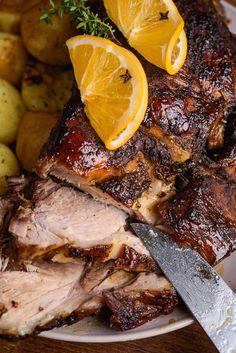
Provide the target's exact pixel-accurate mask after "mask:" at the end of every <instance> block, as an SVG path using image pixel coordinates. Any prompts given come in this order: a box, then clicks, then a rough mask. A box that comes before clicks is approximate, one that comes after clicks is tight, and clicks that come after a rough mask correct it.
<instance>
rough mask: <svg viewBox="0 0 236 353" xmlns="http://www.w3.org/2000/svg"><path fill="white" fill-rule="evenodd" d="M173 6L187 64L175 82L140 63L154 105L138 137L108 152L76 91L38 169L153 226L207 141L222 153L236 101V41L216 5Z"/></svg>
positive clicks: (205, 1)
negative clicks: (176, 182) (182, 23)
mask: <svg viewBox="0 0 236 353" xmlns="http://www.w3.org/2000/svg"><path fill="white" fill-rule="evenodd" d="M176 4H177V6H178V8H179V10H180V12H181V14H182V16H183V18H184V20H185V23H186V32H187V36H188V45H189V48H188V57H187V60H186V63H185V65H184V67H183V68H182V70H180V72H179V73H178V74H176V75H175V76H170V75H168V74H167V73H166V72H164V71H163V70H161V69H158V68H157V67H154V66H153V65H151V64H149V63H147V62H146V61H145V60H144V59H143V58H140V60H141V61H142V64H143V66H144V69H145V71H146V74H147V78H148V83H149V105H148V109H147V112H146V116H145V118H144V121H143V123H142V125H141V127H140V128H139V130H138V132H137V133H136V134H135V136H134V137H133V138H132V139H131V140H130V141H129V142H128V143H127V144H126V145H125V146H123V147H121V148H120V149H118V150H116V151H112V152H111V151H108V150H106V149H105V147H104V145H103V143H102V142H101V141H100V139H99V138H98V136H97V135H96V133H95V132H94V130H93V129H92V127H91V126H90V123H89V121H88V119H87V117H86V116H85V113H84V107H83V104H82V103H81V100H80V95H79V92H78V91H77V90H76V89H75V90H74V94H73V97H72V99H71V100H70V102H69V103H68V104H67V106H66V107H65V110H64V114H63V117H62V118H61V120H60V122H59V124H58V126H57V127H56V129H55V130H54V132H53V134H52V135H51V137H50V140H49V142H48V144H47V147H46V148H45V150H44V153H43V154H42V156H41V160H40V162H39V166H38V173H39V174H40V175H41V176H43V177H46V176H56V177H57V178H59V179H60V180H65V181H67V182H69V183H71V184H73V185H75V186H77V187H79V188H81V189H83V190H84V191H86V192H88V193H90V194H92V195H93V196H94V197H95V198H96V199H99V200H103V201H105V202H108V203H112V204H114V205H116V206H118V207H120V208H123V209H124V210H125V211H126V212H129V214H131V215H135V216H136V217H137V218H139V219H140V220H142V221H145V222H148V223H156V222H157V221H158V220H159V213H158V211H157V209H158V204H160V203H161V202H162V201H164V200H166V199H167V198H170V197H171V196H173V193H174V192H175V189H174V180H175V177H176V176H177V175H179V174H180V173H182V172H184V170H185V168H187V167H188V166H189V165H190V164H191V163H195V162H196V161H198V160H199V159H200V156H201V155H202V153H203V151H204V150H205V147H206V144H207V140H208V146H209V148H219V147H222V143H223V135H224V125H225V119H226V116H227V114H228V113H229V111H230V110H231V109H232V107H233V105H234V104H235V101H236V98H235V86H236V84H235V74H236V71H235V70H236V69H235V59H234V58H235V48H236V46H235V39H234V38H233V36H232V35H231V34H230V32H229V31H228V29H227V27H226V25H225V24H224V22H223V20H222V18H221V16H220V15H218V13H217V11H216V9H215V7H214V5H213V3H212V2H211V1H210V0H196V1H187V0H184V1H179V0H178V1H176ZM117 35H118V36H119V40H120V41H122V38H121V39H120V34H118V33H117Z"/></svg>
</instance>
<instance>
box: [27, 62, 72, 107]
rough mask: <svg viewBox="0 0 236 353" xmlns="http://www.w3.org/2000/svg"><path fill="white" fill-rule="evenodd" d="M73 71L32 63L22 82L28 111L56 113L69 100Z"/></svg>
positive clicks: (28, 66)
mask: <svg viewBox="0 0 236 353" xmlns="http://www.w3.org/2000/svg"><path fill="white" fill-rule="evenodd" d="M72 84H73V72H72V70H68V69H64V68H58V67H53V66H49V65H45V64H41V63H39V62H30V63H29V64H28V65H27V67H26V70H25V74H24V77H23V81H22V97H23V100H24V102H25V105H26V107H27V109H28V110H31V111H44V112H55V111H59V110H62V109H63V107H64V104H65V103H66V102H67V101H68V100H69V98H70V95H71V87H72Z"/></svg>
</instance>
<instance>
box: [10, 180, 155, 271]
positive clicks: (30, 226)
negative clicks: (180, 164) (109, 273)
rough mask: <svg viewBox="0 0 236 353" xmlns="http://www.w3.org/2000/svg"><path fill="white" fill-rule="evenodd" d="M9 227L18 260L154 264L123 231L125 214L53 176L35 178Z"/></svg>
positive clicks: (147, 266)
mask: <svg viewBox="0 0 236 353" xmlns="http://www.w3.org/2000/svg"><path fill="white" fill-rule="evenodd" d="M18 197H19V201H18V208H17V210H16V212H15V214H14V216H13V217H12V218H11V221H10V225H9V228H8V231H9V233H10V234H11V235H12V237H13V240H14V241H13V244H14V248H15V249H16V250H17V253H18V260H20V261H21V262H22V261H30V260H33V259H35V258H38V257H41V256H44V257H45V256H47V259H49V258H50V259H51V258H53V260H54V261H57V262H62V261H68V258H84V259H91V258H92V259H93V260H96V261H99V262H106V261H108V260H111V259H112V260H116V263H115V265H116V266H117V267H122V268H127V269H132V270H136V271H140V270H143V269H145V270H153V269H155V268H156V266H155V263H154V261H153V260H152V259H151V257H150V255H149V253H148V251H147V250H146V248H145V247H144V246H143V245H142V243H141V241H140V240H139V238H138V237H136V236H135V235H134V234H133V233H132V232H131V231H129V230H126V229H125V228H126V222H127V214H126V213H124V212H123V211H121V210H118V209H117V208H115V207H113V206H107V205H104V204H102V203H100V202H97V201H95V200H93V199H92V198H91V197H90V196H88V195H86V194H84V193H82V192H80V191H78V190H74V189H73V188H71V187H66V186H62V185H60V184H57V183H55V182H53V181H52V180H34V181H32V182H31V183H29V184H28V185H27V188H26V189H25V192H24V191H23V192H21V194H20V195H19V196H18Z"/></svg>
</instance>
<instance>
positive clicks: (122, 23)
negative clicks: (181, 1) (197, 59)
mask: <svg viewBox="0 0 236 353" xmlns="http://www.w3.org/2000/svg"><path fill="white" fill-rule="evenodd" d="M104 5H105V7H106V10H107V13H108V16H109V17H110V19H111V20H112V21H113V22H114V23H115V24H116V25H117V27H118V28H119V29H120V31H121V32H122V33H123V34H124V36H125V37H126V38H127V39H128V42H129V44H130V45H131V47H133V48H135V49H136V50H137V51H138V52H139V53H140V54H141V55H143V56H144V57H145V58H146V59H147V60H148V61H149V62H151V63H152V64H154V65H156V66H158V67H160V68H162V69H164V70H166V71H167V72H168V73H169V74H171V75H173V74H175V73H177V72H178V71H179V70H180V69H181V67H182V66H183V64H184V62H185V59H186V55H187V39H186V34H185V31H184V20H183V19H182V17H181V16H180V14H179V11H178V9H177V7H176V6H175V4H174V2H173V1H172V0H104Z"/></svg>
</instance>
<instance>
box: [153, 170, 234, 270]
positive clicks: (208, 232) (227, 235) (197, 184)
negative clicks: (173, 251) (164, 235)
mask: <svg viewBox="0 0 236 353" xmlns="http://www.w3.org/2000/svg"><path fill="white" fill-rule="evenodd" d="M214 172H215V170H214V169H213V170H210V169H208V170H207V171H206V170H204V169H202V170H201V175H195V176H194V178H193V180H191V181H190V183H189V184H188V185H187V186H186V187H185V188H184V190H183V191H182V192H180V193H178V195H177V196H176V197H175V198H174V199H173V200H171V201H167V202H166V203H164V204H162V205H161V208H160V212H161V215H162V217H163V221H164V224H165V225H166V226H167V227H168V230H169V232H170V233H171V234H172V235H173V237H174V239H175V240H176V242H177V243H179V244H181V245H183V246H187V247H191V248H192V249H195V250H197V251H198V252H199V253H200V254H201V255H202V256H203V257H204V258H205V259H206V260H207V261H208V262H209V263H210V264H214V263H216V262H218V261H220V260H222V259H223V258H224V257H225V256H227V255H229V254H230V253H231V252H232V251H233V250H235V249H236V184H234V183H232V182H231V181H227V180H225V179H223V178H219V177H218V176H217V175H214ZM204 173H205V174H204Z"/></svg>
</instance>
